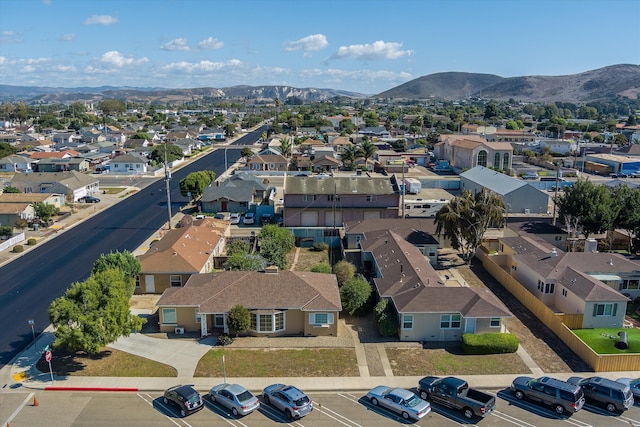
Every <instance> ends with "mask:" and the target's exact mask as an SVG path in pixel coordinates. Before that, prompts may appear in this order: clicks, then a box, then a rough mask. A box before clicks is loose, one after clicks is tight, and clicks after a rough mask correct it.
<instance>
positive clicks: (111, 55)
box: [100, 50, 149, 68]
mask: <svg viewBox="0 0 640 427" xmlns="http://www.w3.org/2000/svg"><path fill="white" fill-rule="evenodd" d="M100 61H102V62H104V63H105V64H108V65H112V66H114V67H117V68H122V67H124V66H125V65H134V64H142V63H145V62H148V61H149V60H148V59H147V58H146V57H142V58H139V59H134V58H132V57H126V56H124V55H123V54H121V53H120V52H118V51H117V50H112V51H110V52H105V53H104V54H102V57H101V58H100Z"/></svg>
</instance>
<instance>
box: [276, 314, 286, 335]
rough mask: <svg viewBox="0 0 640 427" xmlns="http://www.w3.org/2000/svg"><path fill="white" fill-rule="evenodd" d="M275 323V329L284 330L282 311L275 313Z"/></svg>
mask: <svg viewBox="0 0 640 427" xmlns="http://www.w3.org/2000/svg"><path fill="white" fill-rule="evenodd" d="M275 324H276V331H283V330H284V313H283V312H280V313H276V314H275Z"/></svg>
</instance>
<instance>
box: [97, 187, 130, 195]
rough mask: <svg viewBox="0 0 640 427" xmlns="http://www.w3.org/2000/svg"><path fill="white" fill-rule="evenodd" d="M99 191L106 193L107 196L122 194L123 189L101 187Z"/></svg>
mask: <svg viewBox="0 0 640 427" xmlns="http://www.w3.org/2000/svg"><path fill="white" fill-rule="evenodd" d="M100 190H102V191H106V192H107V194H118V193H121V192H123V191H124V190H125V187H102V188H100Z"/></svg>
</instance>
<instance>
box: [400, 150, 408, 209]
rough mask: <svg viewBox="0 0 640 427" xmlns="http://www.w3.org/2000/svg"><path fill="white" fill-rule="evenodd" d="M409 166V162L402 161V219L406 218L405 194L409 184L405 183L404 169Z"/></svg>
mask: <svg viewBox="0 0 640 427" xmlns="http://www.w3.org/2000/svg"><path fill="white" fill-rule="evenodd" d="M406 164H407V161H406V160H404V159H402V201H401V203H402V208H401V210H400V212H402V218H404V194H405V193H406V192H407V183H406V182H404V167H405V165H406Z"/></svg>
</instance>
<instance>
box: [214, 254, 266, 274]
mask: <svg viewBox="0 0 640 427" xmlns="http://www.w3.org/2000/svg"><path fill="white" fill-rule="evenodd" d="M266 266H267V260H265V259H264V258H263V257H262V256H260V255H258V254H247V253H244V254H243V253H239V252H238V253H235V254H233V255H231V256H230V257H229V258H227V261H226V262H225V263H224V268H226V269H227V270H235V271H262V270H264V269H265V267H266Z"/></svg>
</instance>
